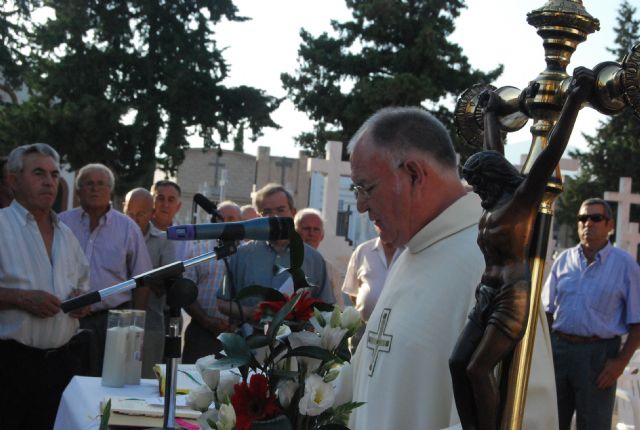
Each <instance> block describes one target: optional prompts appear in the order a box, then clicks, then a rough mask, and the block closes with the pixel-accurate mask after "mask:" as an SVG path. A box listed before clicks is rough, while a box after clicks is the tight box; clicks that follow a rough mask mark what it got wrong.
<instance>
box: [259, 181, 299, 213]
mask: <svg viewBox="0 0 640 430" xmlns="http://www.w3.org/2000/svg"><path fill="white" fill-rule="evenodd" d="M275 193H284V195H285V196H287V203H289V209H291V210H294V209H295V208H296V207H295V205H294V203H293V196H292V195H291V193H290V192H289V191H287V189H286V188H285V187H283V186H282V185H280V184H276V183H275V182H272V183H270V184H267V185H265V186H264V187H262V188H260V189H259V190H258V191H256V194H255V195H254V196H253V206H255V207H256V208H257V209H258V210H261V209H262V201H263V200H264V199H265V198H266V197H269V196H271V195H273V194H275Z"/></svg>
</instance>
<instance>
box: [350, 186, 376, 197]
mask: <svg viewBox="0 0 640 430" xmlns="http://www.w3.org/2000/svg"><path fill="white" fill-rule="evenodd" d="M376 186H378V183H375V184H373V185H368V186H366V185H356V184H351V191H353V195H354V196H355V198H356V200H358V197H361V196H362V198H363V199H365V200H369V198H370V197H371V192H372V191H373V190H374V188H375V187H376Z"/></svg>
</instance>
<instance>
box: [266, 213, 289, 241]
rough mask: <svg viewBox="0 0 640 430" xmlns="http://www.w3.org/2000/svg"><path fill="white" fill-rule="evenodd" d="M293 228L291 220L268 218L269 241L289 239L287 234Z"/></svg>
mask: <svg viewBox="0 0 640 430" xmlns="http://www.w3.org/2000/svg"><path fill="white" fill-rule="evenodd" d="M293 228H294V227H293V218H282V217H270V218H269V240H284V239H289V232H291V231H292V230H293Z"/></svg>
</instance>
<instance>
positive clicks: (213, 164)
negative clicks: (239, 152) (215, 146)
mask: <svg viewBox="0 0 640 430" xmlns="http://www.w3.org/2000/svg"><path fill="white" fill-rule="evenodd" d="M209 166H215V168H216V171H215V172H214V173H213V186H214V187H217V186H218V178H219V175H220V170H219V169H220V167H224V163H221V162H220V155H219V154H216V161H215V163H209Z"/></svg>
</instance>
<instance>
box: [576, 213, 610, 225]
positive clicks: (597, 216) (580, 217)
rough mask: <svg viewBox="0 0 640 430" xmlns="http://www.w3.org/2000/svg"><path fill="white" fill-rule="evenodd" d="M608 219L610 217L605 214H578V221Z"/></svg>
mask: <svg viewBox="0 0 640 430" xmlns="http://www.w3.org/2000/svg"><path fill="white" fill-rule="evenodd" d="M606 219H609V218H607V217H606V216H604V215H603V214H582V215H578V222H581V223H582V224H584V223H586V222H587V220H591V221H593V222H600V221H604V220H606Z"/></svg>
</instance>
